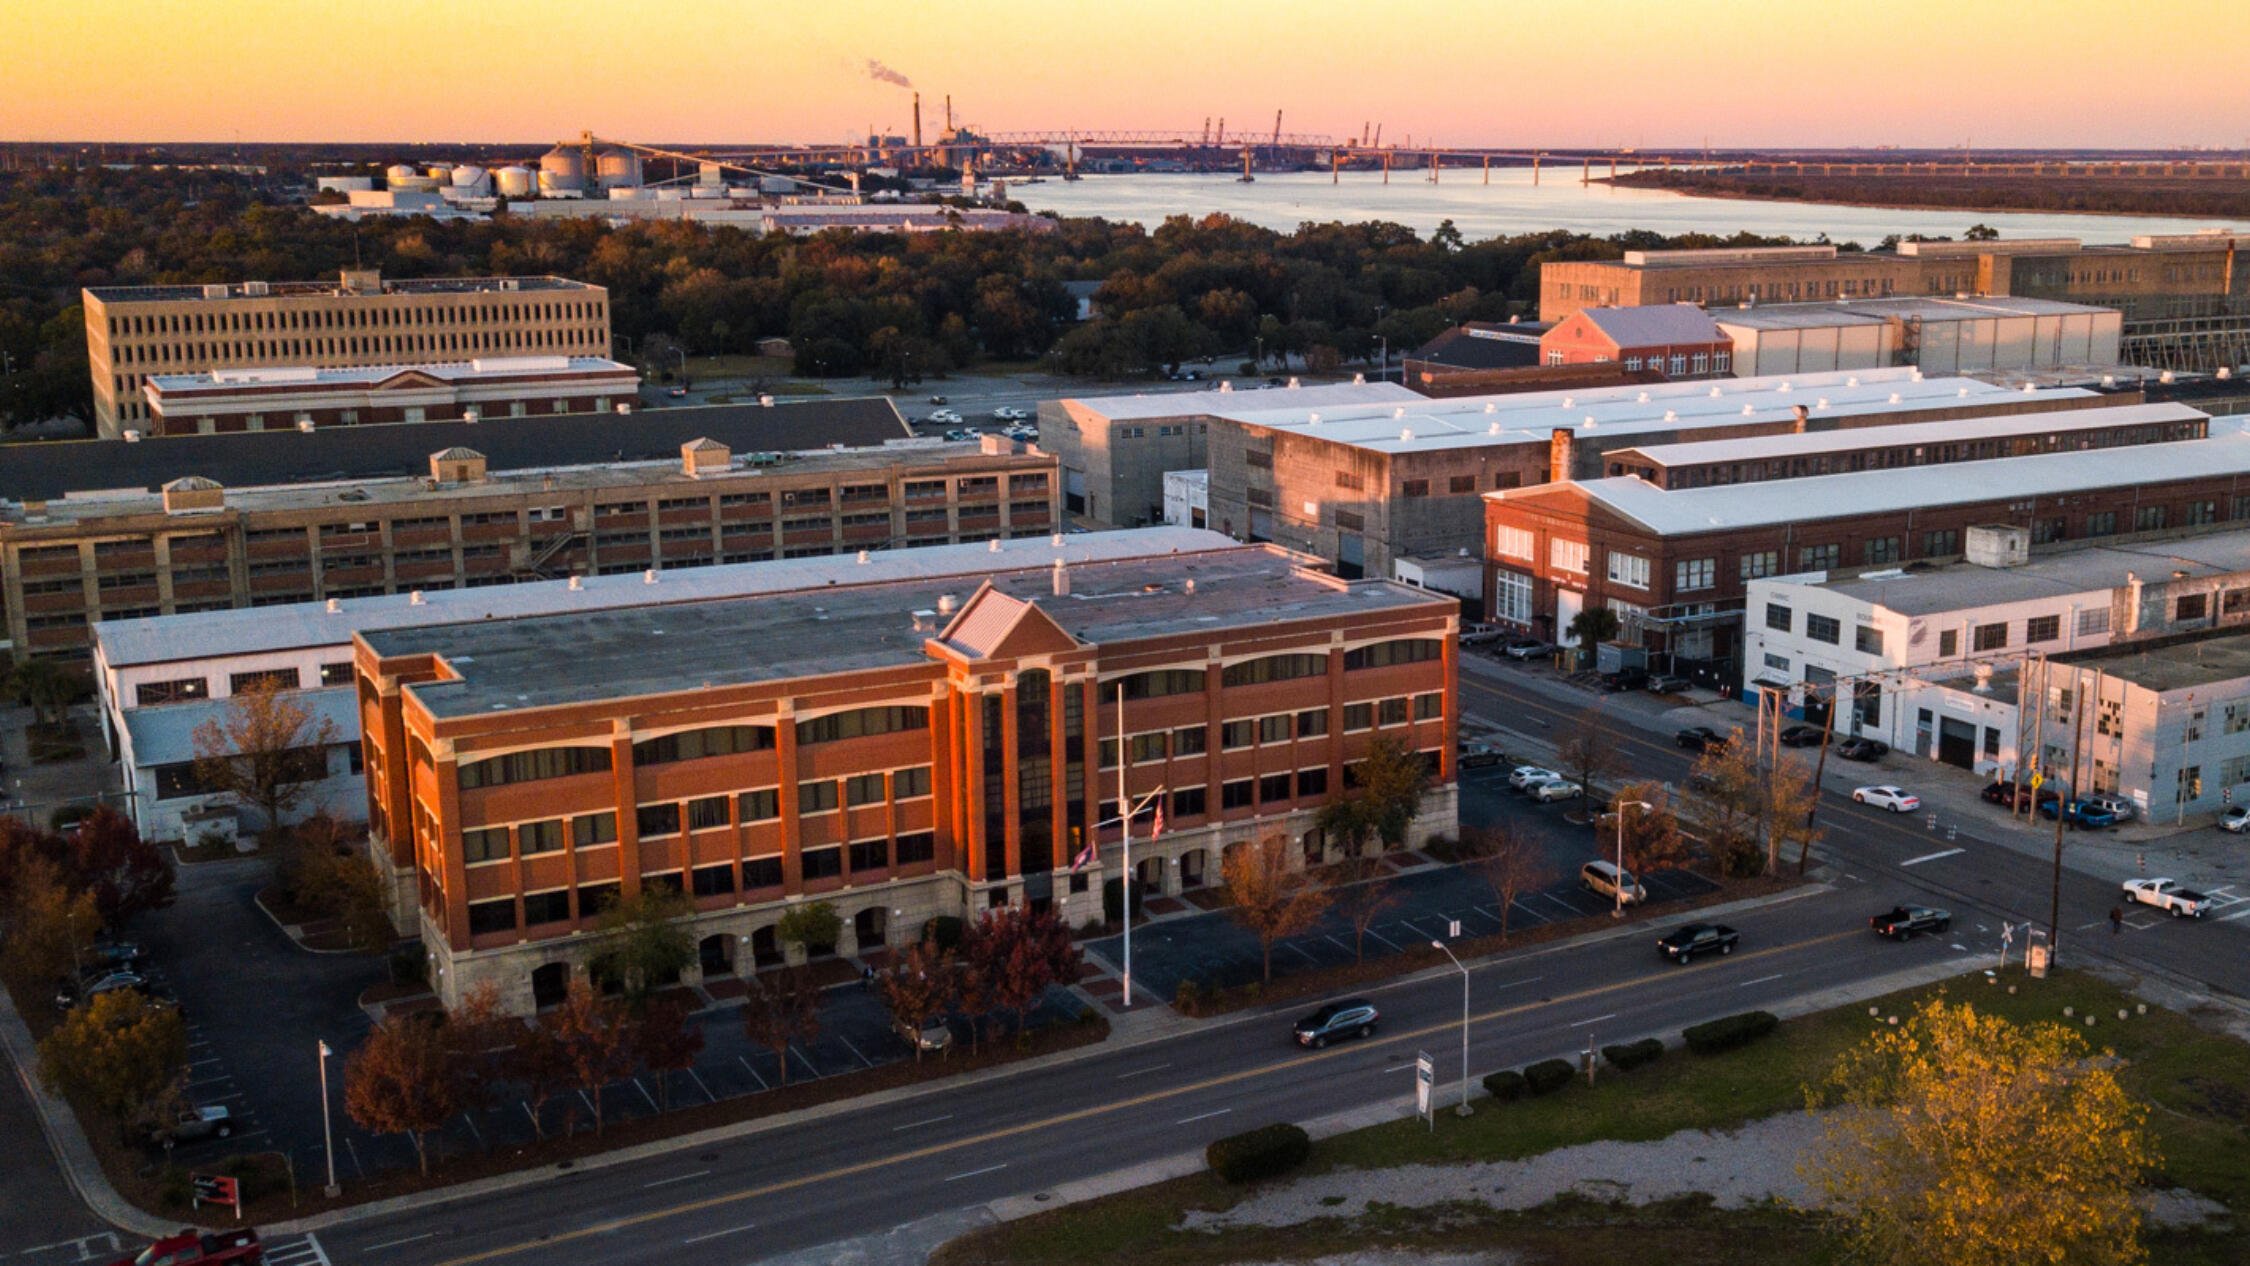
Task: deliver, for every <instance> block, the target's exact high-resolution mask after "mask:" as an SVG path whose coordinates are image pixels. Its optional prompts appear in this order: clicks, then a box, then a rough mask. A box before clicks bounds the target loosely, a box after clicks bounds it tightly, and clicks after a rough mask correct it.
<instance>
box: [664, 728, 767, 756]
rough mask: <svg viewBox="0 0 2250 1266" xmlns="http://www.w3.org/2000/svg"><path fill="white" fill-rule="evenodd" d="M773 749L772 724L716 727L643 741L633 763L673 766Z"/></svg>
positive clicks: (683, 731) (684, 731) (685, 731)
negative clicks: (685, 762)
mask: <svg viewBox="0 0 2250 1266" xmlns="http://www.w3.org/2000/svg"><path fill="white" fill-rule="evenodd" d="M772 747H773V727H772V726H770V725H716V726H712V727H711V728H710V729H707V730H682V731H681V732H679V733H678V734H665V735H660V736H658V737H656V738H652V739H643V740H642V741H640V742H638V743H635V744H633V763H634V764H635V765H669V764H671V763H672V762H674V761H683V760H701V759H703V758H704V757H706V756H733V755H737V754H739V753H742V752H763V751H767V750H769V749H771V748H772Z"/></svg>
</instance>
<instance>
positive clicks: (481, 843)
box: [461, 826, 508, 866]
mask: <svg viewBox="0 0 2250 1266" xmlns="http://www.w3.org/2000/svg"><path fill="white" fill-rule="evenodd" d="M507 859H508V828H506V827H504V826H487V827H480V828H478V829H476V830H474V831H463V832H461V860H462V861H464V862H466V863H468V864H469V865H471V866H474V865H476V864H477V863H478V862H500V861H506V860H507Z"/></svg>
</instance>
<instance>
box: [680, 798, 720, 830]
mask: <svg viewBox="0 0 2250 1266" xmlns="http://www.w3.org/2000/svg"><path fill="white" fill-rule="evenodd" d="M727 825H729V822H728V820H727V798H726V797H725V796H700V797H698V798H696V799H694V800H690V801H688V802H687V829H688V830H690V831H716V830H718V829H719V828H720V827H723V826H727Z"/></svg>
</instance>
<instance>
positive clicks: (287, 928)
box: [250, 884, 364, 956]
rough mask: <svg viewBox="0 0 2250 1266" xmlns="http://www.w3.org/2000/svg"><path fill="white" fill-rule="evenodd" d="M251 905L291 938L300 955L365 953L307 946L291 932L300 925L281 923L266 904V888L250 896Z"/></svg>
mask: <svg viewBox="0 0 2250 1266" xmlns="http://www.w3.org/2000/svg"><path fill="white" fill-rule="evenodd" d="M271 886H272V885H270V884H269V885H267V887H271ZM250 904H251V905H254V906H256V907H258V913H260V914H262V915H264V916H266V921H267V922H269V923H271V924H273V926H274V928H275V930H277V931H279V932H280V933H281V934H282V935H283V936H285V937H287V938H289V943H290V944H291V945H293V946H295V947H296V949H297V952H298V953H300V954H323V955H331V956H333V955H342V954H358V953H363V952H364V951H361V950H349V949H314V948H313V947H312V946H310V945H307V944H305V943H304V941H303V940H302V939H300V938H299V937H298V935H297V934H296V932H294V931H292V930H291V929H293V928H296V927H297V926H299V925H298V924H295V923H283V922H282V921H281V916H280V915H278V914H275V913H274V912H273V908H272V907H271V906H268V905H267V904H266V890H265V888H260V889H258V890H257V891H256V892H254V893H251V894H250Z"/></svg>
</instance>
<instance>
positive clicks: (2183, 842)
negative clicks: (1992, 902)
mask: <svg viewBox="0 0 2250 1266" xmlns="http://www.w3.org/2000/svg"><path fill="white" fill-rule="evenodd" d="M1461 665H1462V671H1463V672H1464V673H1471V674H1474V675H1476V676H1481V677H1486V678H1489V679H1491V680H1494V681H1500V682H1506V683H1509V684H1511V685H1514V686H1517V687H1520V688H1522V689H1525V690H1528V691H1531V692H1533V693H1536V694H1539V695H1542V696H1544V697H1546V698H1548V699H1551V700H1553V701H1554V702H1556V703H1558V704H1562V705H1564V706H1570V707H1577V708H1586V707H1591V706H1593V705H1595V704H1598V703H1602V702H1604V701H1605V700H1606V701H1608V706H1606V707H1604V708H1603V712H1604V714H1605V715H1607V716H1609V717H1611V718H1613V719H1615V720H1617V721H1618V722H1620V723H1623V724H1626V725H1630V726H1632V727H1634V728H1635V729H1639V730H1643V731H1646V732H1648V733H1650V734H1658V735H1663V736H1665V737H1666V738H1667V739H1669V737H1670V736H1671V735H1672V734H1674V733H1676V732H1677V731H1679V730H1681V729H1684V728H1686V727H1687V726H1691V725H1708V726H1710V727H1711V728H1712V729H1715V730H1718V731H1719V732H1721V733H1725V732H1726V731H1727V730H1728V729H1730V728H1732V727H1735V726H1740V727H1742V728H1743V729H1744V730H1745V731H1747V730H1750V729H1752V728H1754V727H1755V726H1756V724H1757V714H1756V712H1755V711H1754V710H1753V709H1752V708H1751V707H1750V706H1749V705H1747V704H1745V703H1743V702H1742V701H1741V700H1739V699H1711V700H1709V701H1707V702H1701V703H1690V704H1685V705H1678V704H1668V703H1666V702H1665V701H1664V700H1663V699H1661V698H1658V697H1655V696H1651V695H1649V694H1647V693H1646V692H1645V691H1628V692H1624V693H1621V694H1614V695H1610V694H1603V693H1602V692H1600V691H1598V690H1592V689H1588V688H1585V687H1582V686H1578V685H1574V684H1572V683H1571V682H1569V681H1567V680H1565V679H1563V678H1561V677H1559V676H1557V675H1556V674H1555V673H1554V672H1552V671H1551V670H1548V669H1545V668H1536V667H1527V666H1518V665H1514V664H1502V663H1497V662H1495V661H1493V660H1491V659H1488V658H1486V657H1485V656H1482V655H1475V654H1468V655H1463V656H1462V657H1461ZM1698 693H1699V694H1704V693H1707V692H1698ZM1463 712H1464V715H1465V717H1467V718H1471V719H1477V720H1481V721H1483V722H1484V723H1485V724H1487V725H1489V726H1491V727H1492V728H1495V729H1499V730H1502V731H1504V732H1506V733H1509V734H1511V735H1521V736H1522V737H1523V738H1525V739H1528V740H1529V745H1528V746H1529V747H1530V748H1531V749H1533V750H1536V751H1538V752H1540V753H1542V754H1546V755H1551V754H1552V752H1553V744H1552V742H1551V741H1550V740H1548V739H1547V738H1545V737H1544V736H1542V735H1541V734H1538V733H1531V732H1526V731H1523V730H1517V729H1514V728H1512V727H1510V726H1508V725H1506V724H1504V723H1503V722H1501V721H1499V720H1496V719H1492V718H1481V717H1477V715H1476V713H1475V710H1474V709H1472V708H1468V707H1466V706H1465V707H1464V708H1463ZM1509 754H1510V755H1511V756H1513V755H1516V754H1517V753H1516V751H1515V750H1514V749H1510V751H1509ZM1797 755H1799V756H1802V757H1804V758H1805V759H1806V760H1807V761H1808V762H1811V761H1817V760H1818V758H1819V753H1818V751H1817V749H1805V750H1803V751H1800V752H1798V753H1797ZM1829 755H1830V759H1829V761H1828V767H1827V769H1826V771H1825V772H1824V774H1823V777H1822V779H1821V786H1822V787H1823V788H1824V789H1826V790H1829V791H1833V792H1836V793H1837V794H1839V795H1846V796H1848V795H1850V794H1851V792H1852V789H1853V788H1855V787H1865V786H1869V785H1871V784H1876V783H1885V782H1889V783H1896V784H1898V785H1900V786H1903V787H1905V788H1906V789H1907V790H1908V791H1911V792H1913V793H1914V794H1915V795H1917V796H1920V797H1921V798H1922V806H1923V807H1922V811H1921V812H1920V813H1919V814H1917V815H1916V817H1917V818H1919V819H1920V820H1921V823H1922V824H1923V825H1924V826H1925V827H1926V828H1927V829H1928V830H1929V832H1930V833H1931V836H1932V837H1933V838H1934V839H1936V840H1939V841H1942V842H1943V843H1944V844H1945V845H1948V846H1950V845H1952V844H1955V843H1958V842H1959V840H1960V839H1961V838H1967V839H1971V840H1974V841H1976V842H1979V843H1984V844H1992V845H1997V846H1999V847H2002V848H2007V849H2011V850H2013V851H2015V852H2017V853H2021V854H2024V855H2026V856H2030V857H2039V858H2050V857H2052V856H2053V855H2054V847H2055V824H2054V823H2053V822H2052V821H2050V820H2048V819H2046V818H2037V819H2034V820H2033V821H2032V822H2031V823H2028V824H2027V823H2026V822H2025V820H2024V819H2023V818H2022V817H2020V816H2019V817H2016V818H2014V819H2010V818H2009V817H2008V815H2007V814H2006V812H2005V811H2004V810H2002V809H2000V808H1999V807H1998V806H1995V805H1989V804H1986V803H1984V801H1982V800H1980V799H1979V798H1978V792H1980V791H1981V790H1983V788H1984V787H1985V786H1986V784H1987V783H1989V782H1990V779H1987V778H1984V777H1982V776H1980V775H1977V774H1973V773H1970V772H1969V771H1968V770H1965V769H1957V768H1955V767H1954V766H1952V765H1947V764H1943V763H1941V762H1939V761H1936V760H1931V759H1926V758H1923V757H1918V756H1915V755H1913V754H1912V753H1910V752H1900V751H1895V750H1894V751H1893V752H1891V754H1890V755H1888V756H1885V757H1884V758H1883V759H1882V760H1880V761H1878V762H1875V763H1872V764H1866V763H1855V762H1852V761H1846V760H1838V759H1836V758H1835V754H1834V752H1830V754H1829ZM2159 816H2160V817H2161V815H2159ZM2207 817H2208V815H2198V814H2191V815H2189V817H2188V819H2187V821H2186V822H2185V823H2184V824H2181V823H2174V822H2170V821H2157V822H2149V821H2145V820H2142V819H2135V820H2134V821H2132V822H2130V823H2127V824H2125V825H2123V826H2120V827H2115V828H2112V829H2109V830H2103V831H2080V830H2071V829H2066V830H2065V831H2064V832H2063V861H2064V864H2065V865H2066V866H2068V867H2070V868H2071V869H2073V870H2077V871H2080V872H2081V873H2084V874H2088V875H2092V876H2094V877H2096V878H2099V879H2105V880H2111V881H2115V880H2119V879H2123V878H2125V877H2128V876H2132V875H2172V876H2175V877H2178V878H2180V879H2182V880H2184V881H2187V882H2190V883H2193V884H2196V885H2198V886H2202V887H2207V888H2208V887H2216V886H2221V885H2229V886H2236V887H2239V888H2241V889H2242V890H2244V891H2245V892H2246V893H2250V841H2246V840H2245V838H2244V837H2238V836H2233V835H2228V834H2226V833H2225V832H2223V831H2220V830H2218V829H2216V828H2215V827H2213V826H2212V825H2211V823H2210V822H2209V821H2208V820H2206V819H2207Z"/></svg>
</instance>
